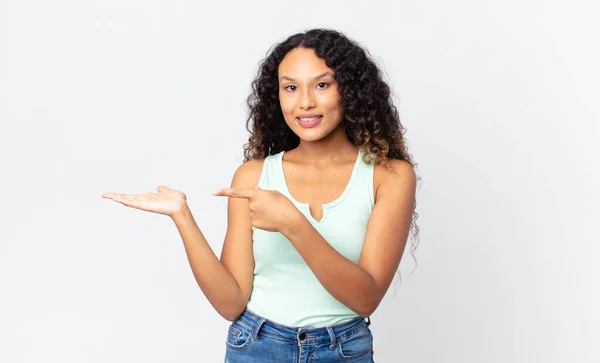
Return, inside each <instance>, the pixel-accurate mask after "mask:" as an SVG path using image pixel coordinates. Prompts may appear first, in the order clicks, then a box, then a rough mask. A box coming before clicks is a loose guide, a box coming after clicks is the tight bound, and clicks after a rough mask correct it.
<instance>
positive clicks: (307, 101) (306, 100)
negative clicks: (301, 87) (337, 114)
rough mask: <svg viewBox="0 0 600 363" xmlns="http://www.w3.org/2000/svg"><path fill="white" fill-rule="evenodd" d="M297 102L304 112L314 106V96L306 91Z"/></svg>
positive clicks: (309, 91)
mask: <svg viewBox="0 0 600 363" xmlns="http://www.w3.org/2000/svg"><path fill="white" fill-rule="evenodd" d="M299 102H300V107H301V108H302V109H305V110H306V109H309V108H313V107H315V106H316V102H315V96H314V94H313V92H311V90H308V89H307V90H305V91H304V92H302V93H301V95H300V100H299Z"/></svg>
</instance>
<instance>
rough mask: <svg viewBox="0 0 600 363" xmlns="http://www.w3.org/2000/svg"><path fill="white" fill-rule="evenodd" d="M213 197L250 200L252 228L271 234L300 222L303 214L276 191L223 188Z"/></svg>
mask: <svg viewBox="0 0 600 363" xmlns="http://www.w3.org/2000/svg"><path fill="white" fill-rule="evenodd" d="M212 194H213V195H216V196H224V197H229V198H244V199H247V200H248V206H249V207H250V217H251V218H252V226H253V227H255V228H259V229H264V230H265V231H270V232H282V230H285V229H286V228H288V227H290V226H291V224H293V223H295V222H296V221H298V218H299V217H300V216H301V215H302V213H301V212H300V211H299V210H298V208H296V206H295V205H294V203H292V202H291V201H290V200H289V199H288V198H287V197H286V196H285V195H283V194H281V193H280V192H278V191H276V190H263V189H260V188H259V187H258V186H257V187H256V188H255V189H232V188H222V189H217V190H215V191H213V193H212Z"/></svg>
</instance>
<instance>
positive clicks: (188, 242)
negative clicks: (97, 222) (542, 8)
mask: <svg viewBox="0 0 600 363" xmlns="http://www.w3.org/2000/svg"><path fill="white" fill-rule="evenodd" d="M261 170H262V161H258V160H251V161H248V162H246V163H244V164H242V165H241V166H240V167H239V168H238V170H237V171H236V172H235V174H234V177H233V181H232V183H231V185H232V188H250V187H252V186H254V185H256V183H257V182H258V179H259V178H260V172H261ZM227 216H228V217H227V220H228V223H227V234H226V236H225V241H224V243H223V250H222V252H221V259H220V260H219V259H218V258H217V256H216V255H215V253H214V252H213V250H212V249H211V248H210V245H209V244H208V242H207V241H206V238H204V235H203V234H202V232H201V231H200V228H198V225H197V224H196V221H195V220H194V217H193V216H192V213H191V211H190V209H189V208H188V207H187V205H186V207H185V208H184V209H183V211H182V212H181V213H179V214H177V215H175V216H173V221H174V222H175V225H176V226H177V229H178V230H179V233H180V235H181V238H182V240H183V243H184V246H185V251H186V254H187V257H188V261H189V263H190V267H191V268H192V272H193V274H194V277H195V279H196V282H197V283H198V286H200V289H201V290H202V292H203V293H204V295H206V298H207V299H208V301H209V302H210V303H211V304H212V306H213V307H214V308H215V310H217V312H218V313H219V314H220V315H221V316H223V317H224V318H225V319H227V320H230V321H231V320H235V319H236V318H237V317H238V316H239V315H240V314H241V313H242V312H243V311H244V309H245V307H246V304H247V302H248V299H249V298H250V292H251V291H252V282H253V279H254V255H253V252H252V225H251V221H250V214H249V210H248V201H247V200H243V199H233V198H230V199H229V201H228V204H227Z"/></svg>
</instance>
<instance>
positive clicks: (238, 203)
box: [103, 29, 416, 363]
mask: <svg viewBox="0 0 600 363" xmlns="http://www.w3.org/2000/svg"><path fill="white" fill-rule="evenodd" d="M248 105H249V108H250V115H249V118H248V122H247V127H248V131H250V133H251V136H250V139H249V143H248V144H246V145H245V147H244V149H245V152H244V154H245V160H244V163H243V164H242V165H241V166H240V167H239V168H238V169H237V171H236V172H235V174H234V176H233V181H232V183H231V188H224V189H219V190H216V191H214V192H213V194H214V195H216V196H224V197H228V227H227V234H226V237H225V241H224V244H223V250H222V253H221V258H220V259H219V258H217V257H216V255H215V254H214V253H213V251H212V250H211V248H210V246H209V244H208V243H207V242H206V239H205V238H204V236H203V235H202V232H201V231H200V230H199V228H198V226H197V224H196V222H195V221H194V218H193V216H192V213H191V211H190V210H189V208H188V206H187V204H186V196H185V194H184V193H182V192H180V191H177V190H173V189H170V188H168V187H166V186H159V187H158V188H157V191H158V193H145V194H137V195H125V194H119V193H104V194H103V197H105V198H110V199H112V200H115V201H117V202H120V203H122V204H124V205H126V206H129V207H133V208H138V209H142V210H146V211H150V212H155V213H161V214H165V215H168V216H170V217H171V218H172V219H173V221H174V222H175V225H176V226H177V228H178V231H179V233H180V234H181V237H182V240H183V242H184V245H185V249H186V253H187V256H188V259H189V263H190V265H191V268H192V271H193V273H194V276H195V278H196V280H197V282H198V284H199V286H200V288H201V289H202V291H203V292H204V294H205V295H206V297H207V298H208V300H209V301H210V303H211V304H212V306H213V307H214V308H215V309H216V310H217V312H218V313H219V314H220V315H221V316H223V317H224V318H225V319H227V320H229V321H232V323H231V325H230V327H229V332H228V336H227V350H226V357H225V360H226V362H231V363H235V362H245V363H248V362H304V361H309V359H310V362H348V361H352V362H373V339H372V334H371V331H370V329H369V324H370V320H369V316H370V315H371V314H372V313H373V311H375V309H376V308H377V306H378V305H379V303H380V301H381V299H382V298H383V296H384V295H385V293H386V291H387V290H388V287H389V285H390V283H391V281H392V279H393V276H394V273H395V271H396V270H397V269H398V266H399V263H400V260H401V258H402V254H403V251H404V248H405V246H406V241H407V238H408V234H409V231H410V229H411V222H413V221H414V220H416V213H415V206H416V204H415V185H416V176H415V172H414V168H413V167H414V164H413V162H412V159H411V157H410V155H409V154H408V153H407V150H406V145H405V142H404V139H403V133H404V129H403V127H402V126H401V124H400V121H399V117H398V113H397V110H396V108H395V106H394V105H393V102H392V99H391V95H390V90H389V87H388V86H387V84H386V83H385V82H384V81H383V80H382V77H381V72H380V70H379V69H378V68H377V66H376V65H375V64H374V62H373V61H371V60H370V59H369V57H368V55H367V53H366V51H365V50H363V49H362V48H361V47H360V46H359V45H358V44H357V43H355V42H353V41H351V40H349V39H348V38H347V37H346V36H344V35H343V34H341V33H339V32H336V31H332V30H323V29H315V30H311V31H308V32H305V33H300V34H295V35H293V36H291V37H289V38H288V39H286V40H285V41H284V42H282V43H281V44H278V45H277V46H276V47H275V48H273V49H272V51H271V52H270V54H269V55H268V56H267V58H266V59H265V60H264V61H263V63H262V65H261V66H260V69H259V73H258V76H257V78H256V80H255V81H254V82H253V94H252V95H251V96H250V97H249V98H248ZM412 226H413V227H415V231H416V225H414V223H412ZM415 235H416V234H415ZM413 247H416V245H414V246H413ZM365 319H366V320H365Z"/></svg>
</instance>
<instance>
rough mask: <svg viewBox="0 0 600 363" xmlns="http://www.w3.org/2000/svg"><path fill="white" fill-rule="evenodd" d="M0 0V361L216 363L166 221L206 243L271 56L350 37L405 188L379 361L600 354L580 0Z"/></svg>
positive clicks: (206, 310)
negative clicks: (158, 208)
mask: <svg viewBox="0 0 600 363" xmlns="http://www.w3.org/2000/svg"><path fill="white" fill-rule="evenodd" d="M588 3H589V4H587V5H586V4H584V2H583V1H571V2H566V1H563V2H559V1H534V0H526V1H515V0H512V1H489V0H484V1H481V0H478V1H475V0H471V1H466V0H462V1H460V0H459V1H442V0H437V1H418V2H416V1H395V2H392V1H389V2H382V1H368V2H360V3H356V4H353V3H350V2H346V1H344V2H342V1H331V2H330V1H302V2H300V1H297V2H287V1H248V2H242V1H237V2H213V3H210V4H205V3H203V2H201V1H183V0H173V1H166V0H165V1H157V0H151V1H149V0H144V1H142V0H97V1H95V2H94V1H82V0H78V1H75V0H71V1H67V0H56V1H30V0H19V1H17V0H0V51H1V53H0V67H1V68H0V69H1V73H0V102H1V103H0V121H1V126H2V127H1V129H0V173H1V177H0V190H1V191H2V192H3V193H2V198H0V207H1V209H0V213H1V219H0V362H3V363H17V362H19V363H20V362H28V363H29V362H32V363H33V362H35V363H38V362H61V363H75V362H76V363H81V362H90V363H96V362H111V363H120V362H128V363H129V362H144V363H154V362H182V363H183V362H222V361H223V355H224V352H225V343H224V341H225V336H226V329H227V326H228V322H227V321H225V320H224V319H222V318H221V317H220V316H219V315H218V314H217V313H216V312H215V311H214V310H213V308H212V307H211V306H210V304H209V303H208V301H207V300H206V298H205V297H204V295H203V294H202V292H201V291H200V289H199V288H198V287H197V285H196V283H195V281H194V279H193V275H192V273H191V270H190V268H189V266H188V263H187V259H186V256H185V252H184V249H183V245H182V243H181V240H180V237H179V234H178V233H177V230H176V229H175V226H174V224H173V223H172V221H171V220H170V219H169V218H168V217H165V216H160V215H156V214H151V213H147V212H142V211H138V210H134V209H129V208H126V207H124V206H122V205H120V204H117V203H115V202H112V201H109V200H106V199H101V198H100V195H101V193H102V192H105V191H119V192H127V193H137V192H146V191H154V190H155V188H156V186H157V185H159V184H166V185H168V186H170V187H173V188H176V189H180V190H183V191H184V192H186V194H187V195H188V198H189V202H190V205H191V209H192V211H193V213H194V216H195V217H196V220H197V221H198V224H199V226H200V228H201V229H202V231H203V232H204V233H205V235H206V237H207V239H208V240H209V242H210V244H211V246H212V247H213V249H214V250H215V251H216V252H217V254H218V255H219V254H220V251H221V246H222V242H223V238H224V235H225V227H226V225H225V223H226V200H225V199H224V198H217V197H213V196H212V195H211V191H212V190H213V189H215V188H217V187H226V186H229V184H230V181H231V177H232V175H233V172H234V171H235V169H236V168H237V166H238V165H239V164H240V162H241V160H242V145H243V144H244V143H245V142H246V141H247V136H248V135H247V132H246V130H245V118H246V107H245V98H246V96H247V95H248V93H249V91H250V82H251V80H252V79H253V77H254V75H255V72H256V69H257V66H258V64H259V62H260V60H261V59H263V58H264V56H265V54H266V52H267V50H268V49H269V48H270V47H271V46H272V45H273V44H275V43H276V42H278V41H281V40H283V39H284V38H285V37H287V36H288V35H291V34H293V33H296V32H298V31H302V30H306V29H309V28H312V27H329V28H335V29H338V30H341V31H343V32H345V33H346V34H347V35H348V36H350V37H352V38H353V39H355V40H357V41H359V42H360V43H362V44H363V45H365V46H366V47H367V48H368V49H369V51H370V52H371V53H372V54H373V55H374V57H375V58H376V59H377V61H378V62H379V64H380V65H381V66H382V67H383V68H384V69H385V71H386V73H387V75H388V80H389V82H390V84H391V85H392V87H393V89H394V92H395V96H396V100H397V104H398V107H399V110H400V114H401V119H402V122H403V124H404V125H405V126H406V128H407V130H408V133H407V135H406V137H407V138H408V140H409V141H410V151H411V153H412V154H413V155H414V157H415V160H416V161H417V162H418V163H419V167H418V169H417V172H418V174H419V175H420V176H421V177H422V182H421V184H420V189H419V190H418V195H417V197H418V203H419V204H418V212H419V214H420V218H419V220H418V223H419V226H420V227H421V245H420V247H419V248H418V249H417V260H418V266H417V268H416V270H415V271H414V272H413V273H412V274H411V275H409V273H410V272H411V271H412V270H413V269H414V268H415V262H414V260H413V259H412V256H411V255H410V253H409V252H408V251H407V252H406V253H405V257H404V259H403V261H402V264H401V271H402V283H401V284H399V280H398V279H396V282H395V283H393V284H392V287H391V288H390V290H389V292H388V294H387V296H386V297H385V299H384V301H383V302H382V304H381V305H380V308H379V309H378V310H377V312H376V313H375V314H374V316H373V318H372V322H373V324H372V325H371V327H372V330H373V332H374V336H375V348H374V349H375V360H376V361H377V362H431V363H434V362H435V363H437V362H448V363H451V362H456V363H459V362H460V363H469V362H473V363H475V362H477V363H479V362H490V363H491V362H494V363H495V362H497V363H505V362H512V363H522V362H532V363H538V362H543V363H558V362H564V363H567V362H577V363H583V362H585V363H587V362H589V363H591V362H600V351H599V350H598V348H597V346H593V345H594V343H597V342H598V340H599V339H600V327H599V326H600V313H599V312H598V307H599V306H600V293H599V291H598V290H599V289H598V277H600V268H599V267H598V264H597V263H596V262H597V260H598V255H599V250H600V248H599V247H598V244H599V242H600V229H599V227H598V223H597V218H598V217H599V216H600V207H599V206H600V193H599V191H598V187H599V186H600V177H599V175H600V173H599V172H598V165H597V164H598V159H599V156H600V147H599V146H598V144H597V143H596V140H597V139H598V137H599V136H600V121H599V119H600V117H599V115H600V112H599V111H598V96H599V91H598V89H599V88H598V85H599V84H600V77H599V73H600V72H599V71H598V64H600V51H599V49H598V34H600V27H599V26H598V25H597V23H596V24H594V23H595V21H596V17H597V15H596V14H597V13H598V10H599V9H598V5H594V4H593V3H592V2H591V1H589V2H588Z"/></svg>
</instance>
